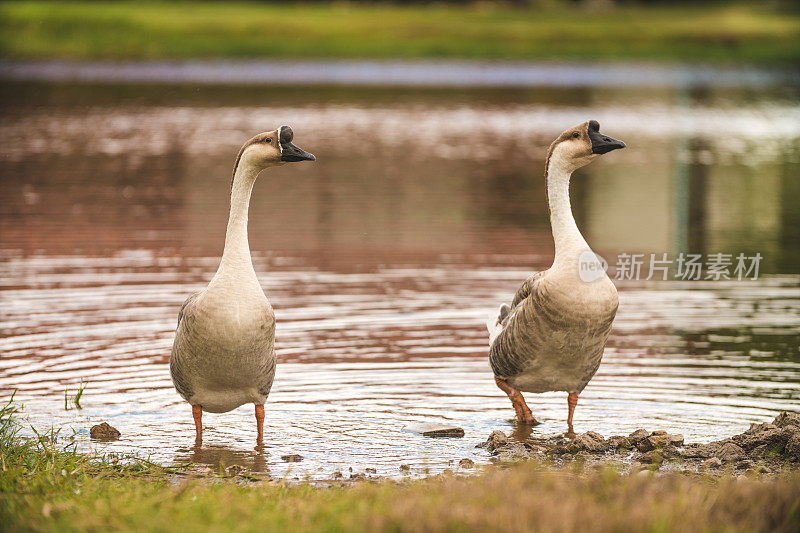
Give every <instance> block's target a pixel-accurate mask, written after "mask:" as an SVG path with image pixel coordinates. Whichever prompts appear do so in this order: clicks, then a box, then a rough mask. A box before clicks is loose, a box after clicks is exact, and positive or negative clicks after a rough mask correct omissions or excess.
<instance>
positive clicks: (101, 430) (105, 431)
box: [89, 422, 121, 441]
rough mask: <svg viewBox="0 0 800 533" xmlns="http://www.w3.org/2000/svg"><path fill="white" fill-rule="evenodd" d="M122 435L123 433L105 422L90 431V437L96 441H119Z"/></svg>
mask: <svg viewBox="0 0 800 533" xmlns="http://www.w3.org/2000/svg"><path fill="white" fill-rule="evenodd" d="M120 435H121V433H120V432H119V431H118V430H117V428H115V427H113V426H110V425H109V424H108V422H103V423H101V424H98V425H96V426H92V429H91V430H89V436H91V437H92V438H93V439H96V440H104V441H109V440H117V439H118V438H119V437H120Z"/></svg>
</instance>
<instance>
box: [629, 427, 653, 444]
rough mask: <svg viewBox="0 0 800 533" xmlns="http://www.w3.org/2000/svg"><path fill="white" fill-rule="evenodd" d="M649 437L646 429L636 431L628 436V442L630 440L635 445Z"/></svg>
mask: <svg viewBox="0 0 800 533" xmlns="http://www.w3.org/2000/svg"><path fill="white" fill-rule="evenodd" d="M649 436H650V433H648V432H647V430H646V429H637V430H636V431H634V432H633V433H631V434H630V435H628V440H630V441H631V442H632V443H633V444H636V443H637V442H639V441H640V440H642V439H646V438H647V437H649Z"/></svg>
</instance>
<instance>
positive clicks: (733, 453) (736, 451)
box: [714, 442, 747, 463]
mask: <svg viewBox="0 0 800 533" xmlns="http://www.w3.org/2000/svg"><path fill="white" fill-rule="evenodd" d="M746 455H747V454H746V453H745V451H744V450H743V449H742V448H741V446H739V445H738V444H736V443H734V442H726V443H724V444H723V445H722V446H720V447H719V448H718V449H717V450H716V452H714V457H716V458H717V459H720V460H721V461H725V462H726V463H728V462H731V461H738V460H739V459H744V458H745V457H746Z"/></svg>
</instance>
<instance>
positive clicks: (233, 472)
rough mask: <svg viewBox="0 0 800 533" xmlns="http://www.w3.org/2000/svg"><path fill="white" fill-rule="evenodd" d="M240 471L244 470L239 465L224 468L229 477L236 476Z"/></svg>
mask: <svg viewBox="0 0 800 533" xmlns="http://www.w3.org/2000/svg"><path fill="white" fill-rule="evenodd" d="M242 472H244V468H242V467H241V466H239V465H231V466H229V467H228V468H226V469H225V473H226V474H227V475H228V476H230V477H235V476H238V475H239V474H241V473H242Z"/></svg>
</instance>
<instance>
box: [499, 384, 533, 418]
mask: <svg viewBox="0 0 800 533" xmlns="http://www.w3.org/2000/svg"><path fill="white" fill-rule="evenodd" d="M494 382H495V383H496V384H497V386H498V387H499V388H500V390H501V391H503V392H505V393H506V395H508V399H509V400H511V405H513V406H514V411H515V412H516V413H517V422H519V423H520V424H529V425H533V426H535V425H538V424H539V422H537V421H536V419H535V418H533V413H531V410H530V409H529V408H528V404H526V403H525V398H523V397H522V393H521V392H520V391H518V390H517V389H515V388H514V387H512V386H511V385H509V384H508V382H507V381H505V380H503V379H501V378H499V377H497V376H495V377H494Z"/></svg>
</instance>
